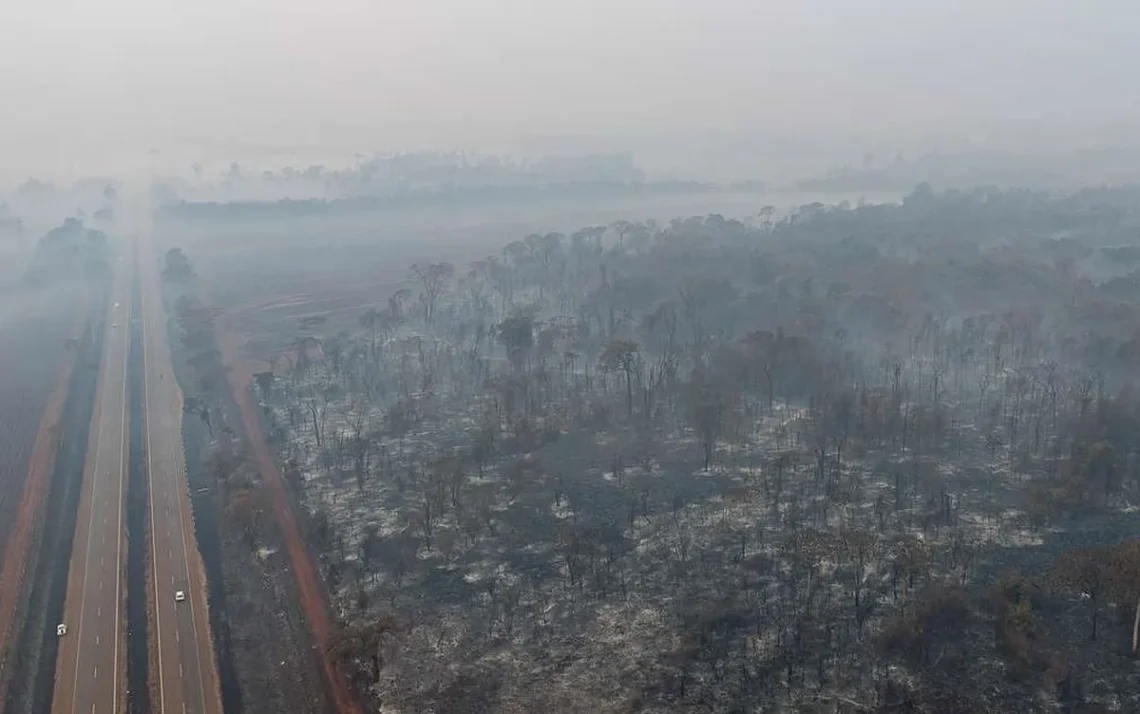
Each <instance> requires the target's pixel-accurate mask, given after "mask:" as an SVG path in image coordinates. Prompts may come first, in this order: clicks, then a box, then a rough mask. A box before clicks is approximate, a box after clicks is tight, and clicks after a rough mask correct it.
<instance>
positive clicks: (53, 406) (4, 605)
mask: <svg viewBox="0 0 1140 714" xmlns="http://www.w3.org/2000/svg"><path fill="white" fill-rule="evenodd" d="M88 318H89V312H88V311H83V312H82V313H81V314H79V315H78V316H77V317H76V319H75V322H74V324H73V326H72V329H71V331H70V332H69V336H70V337H72V338H77V337H78V336H79V335H82V334H83V330H84V329H86V326H87V321H88ZM76 358H77V351H76V350H74V349H69V351H68V353H67V356H66V357H65V358H64V360H63V364H62V365H61V366H60V369H59V373H58V376H57V377H56V381H55V386H54V387H53V388H52V393H51V396H50V397H49V398H48V401H47V404H46V406H45V407H44V411H43V415H42V416H41V418H40V423H39V428H38V430H37V432H36V441H35V445H34V447H33V449H32V456H31V458H30V459H29V461H28V475H27V478H26V479H25V481H24V492H23V495H22V496H21V499H20V506H19V510H18V511H17V514H16V519H15V520H16V524H15V528H14V529H13V531H12V533H11V537H10V539H9V540H8V543H7V545H6V547H5V548H4V562H3V565H2V566H0V663H3V662H4V661H5V660H6V659H7V651H6V648H7V646H8V644H9V642H10V641H11V635H12V632H13V626H14V624H15V619H16V613H17V611H18V610H19V607H20V594H21V592H22V591H23V586H24V575H25V572H26V569H27V564H28V555H29V552H28V549H29V547H30V545H31V543H32V538H33V535H34V534H35V532H36V525H37V523H39V520H40V510H41V507H42V504H43V501H44V497H45V495H46V494H47V490H48V486H49V485H50V483H49V482H50V480H51V474H52V467H53V465H54V463H55V453H56V446H57V445H58V442H59V438H58V437H59V435H58V434H57V433H56V432H57V427H58V426H59V422H60V419H61V417H62V415H63V407H64V404H66V402H67V390H68V385H69V384H70V382H71V373H72V370H73V369H74V367H75V362H76ZM7 674H8V672H6V671H0V702H3V701H4V697H5V694H6V685H7Z"/></svg>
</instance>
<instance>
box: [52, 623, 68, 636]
mask: <svg viewBox="0 0 1140 714" xmlns="http://www.w3.org/2000/svg"><path fill="white" fill-rule="evenodd" d="M66 634H67V625H65V624H63V623H62V622H61V623H59V624H58V625H56V626H55V636H56V637H63V636H64V635H66Z"/></svg>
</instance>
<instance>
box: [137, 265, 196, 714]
mask: <svg viewBox="0 0 1140 714" xmlns="http://www.w3.org/2000/svg"><path fill="white" fill-rule="evenodd" d="M136 248H137V246H136ZM142 260H143V258H142V255H141V251H139V250H137V249H136V251H135V271H136V273H137V275H136V276H135V279H136V280H137V281H138V283H139V307H140V308H141V309H142V331H143V334H142V349H143V361H142V364H143V404H142V407H143V412H144V414H145V415H146V416H145V417H144V419H143V423H144V424H146V477H147V493H149V494H150V498H149V499H147V500H148V501H150V503H149V504H148V505H149V506H150V529H151V536H150V557H151V567H152V568H153V569H154V577H152V578H151V581H152V582H153V583H154V627H155V642H156V643H157V647H155V649H156V650H158V712H159V714H162V712H164V711H165V710H166V694H165V691H166V690H165V683H164V681H163V678H162V598H161V597H159V594H158V550H157V546H156V544H155V541H157V540H158V539H157V538H155V537H154V525H155V524H154V453H153V451H154V450H153V449H151V446H150V444H151V441H150V409H148V408H147V406H148V404H149V403H150V395H151V391H150V379H149V369H148V367H149V365H150V347H149V345H148V343H147V332H148V330H147V325H146V323H147V307H148V303H147V302H146V291H145V290H143V286H142V280H143V277H142V271H141V270H140V267H141V263H142ZM184 708H185V707H184Z"/></svg>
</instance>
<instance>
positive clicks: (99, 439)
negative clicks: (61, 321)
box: [71, 314, 111, 712]
mask: <svg viewBox="0 0 1140 714" xmlns="http://www.w3.org/2000/svg"><path fill="white" fill-rule="evenodd" d="M109 319H110V315H109V314H108V315H107V316H105V317H104V327H103V334H104V339H106V332H107V328H106V321H107V320H109ZM110 350H111V343H109V342H104V344H103V354H102V359H104V360H106V359H107V353H108V352H109V351H110ZM106 369H107V368H106V366H104V365H101V367H100V370H99V384H98V385H97V386H96V393H97V394H98V396H99V399H98V401H99V404H98V408H99V412H98V414H99V426H98V427H97V428H96V430H95V463H94V464H93V465H92V468H91V513H90V515H89V517H88V519H87V545H86V548H85V552H84V554H83V569H82V570H81V571H80V572H81V573H82V577H81V578H80V579H79V583H80V585H79V598H80V599H79V629H78V630H76V633H75V639H76V643H75V677H74V681H73V683H72V688H71V696H72V699H71V711H73V712H74V711H75V707H76V706H77V704H78V702H76V701H75V698H76V697H77V696H78V694H79V661H80V659H82V655H83V612H84V610H86V609H87V608H86V607H84V605H85V604H86V602H85V598H84V597H83V590H84V586H85V585H86V584H87V564H88V562H89V561H90V559H91V532H92V530H94V529H93V528H92V524H93V523H94V522H95V513H96V510H97V509H96V507H95V506H96V498H97V494H98V492H99V490H98V489H97V488H95V480H96V479H97V478H98V477H99V454H100V451H101V450H102V448H103V414H102V407H103V400H104V399H106V394H105V393H104V390H103V387H104V385H105V383H106V379H104V377H105V376H106ZM85 480H86V479H85ZM80 500H82V494H80ZM81 510H82V509H81Z"/></svg>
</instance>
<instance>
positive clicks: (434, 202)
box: [159, 181, 766, 220]
mask: <svg viewBox="0 0 1140 714" xmlns="http://www.w3.org/2000/svg"><path fill="white" fill-rule="evenodd" d="M765 189H766V185H765V184H764V183H763V182H759V181H745V182H736V183H730V184H717V183H708V182H700V181H649V182H619V181H590V182H575V183H563V184H550V185H546V186H510V187H505V186H504V187H500V186H484V187H477V188H464V189H461V190H454V189H424V190H417V191H408V192H405V193H397V194H391V195H387V196H355V197H351V198H337V199H319V198H311V199H288V198H285V199H281V200H278V201H229V202H214V201H209V202H197V201H177V202H172V203H168V204H166V205H164V206H163V207H162V208H161V209H160V210H159V214H160V216H161V217H164V218H178V219H196V220H211V219H222V218H225V219H242V218H286V217H298V216H314V215H336V214H344V213H352V212H356V211H371V210H377V209H400V208H416V207H424V206H448V205H451V206H456V205H476V204H481V203H493V202H499V201H511V202H518V201H539V200H548V199H567V198H571V199H588V198H602V197H606V198H613V197H620V196H639V195H668V194H693V193H716V192H725V193H730V192H749V191H763V190H765Z"/></svg>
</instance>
